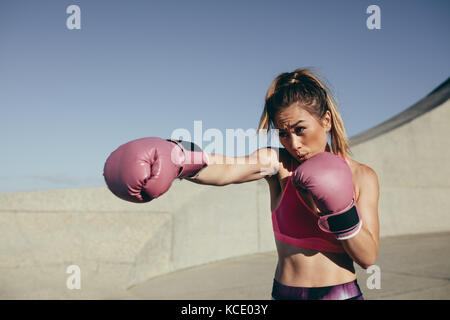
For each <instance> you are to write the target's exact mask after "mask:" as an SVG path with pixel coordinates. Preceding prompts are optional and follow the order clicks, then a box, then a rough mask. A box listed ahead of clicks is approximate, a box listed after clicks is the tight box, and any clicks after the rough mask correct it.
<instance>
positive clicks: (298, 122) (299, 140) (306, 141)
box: [274, 103, 331, 162]
mask: <svg viewBox="0 0 450 320" xmlns="http://www.w3.org/2000/svg"><path fill="white" fill-rule="evenodd" d="M274 125H275V128H276V129H278V130H279V139H280V142H281V144H282V145H283V146H284V147H285V148H286V150H287V151H288V152H289V153H290V154H291V155H292V156H293V157H294V158H295V159H297V161H299V162H302V161H304V160H307V159H309V158H311V157H312V156H314V155H316V154H318V153H320V152H324V151H325V148H326V146H327V132H328V131H330V129H331V114H330V111H327V112H326V114H325V115H324V116H323V118H322V119H321V120H318V119H316V118H315V117H314V116H313V115H311V114H310V113H309V112H308V111H306V109H304V108H302V107H301V106H300V105H299V104H298V103H293V104H292V105H290V106H289V107H287V108H284V109H283V110H282V111H280V112H278V113H277V114H276V116H275V119H274Z"/></svg>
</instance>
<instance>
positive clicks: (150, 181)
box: [103, 137, 208, 203]
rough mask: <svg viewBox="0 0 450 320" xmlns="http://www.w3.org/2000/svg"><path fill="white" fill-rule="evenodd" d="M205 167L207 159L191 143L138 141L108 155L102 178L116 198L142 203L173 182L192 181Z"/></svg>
mask: <svg viewBox="0 0 450 320" xmlns="http://www.w3.org/2000/svg"><path fill="white" fill-rule="evenodd" d="M207 164H208V155H207V154H206V153H205V152H204V151H203V150H202V149H200V147H198V146H197V145H196V144H194V143H192V142H186V141H181V140H169V139H167V140H166V139H161V138H156V137H151V138H142V139H137V140H133V141H130V142H127V143H125V144H123V145H121V146H120V147H118V148H117V149H116V150H115V151H114V152H112V153H111V155H110V156H109V157H108V159H107V160H106V163H105V166H104V170H103V176H104V178H105V182H106V185H107V186H108V188H109V190H111V192H112V193H114V194H115V195H116V196H117V197H119V198H121V199H123V200H127V201H131V202H136V203H143V202H148V201H151V200H153V199H155V198H157V197H159V196H160V195H162V194H163V193H165V192H166V191H167V190H168V189H169V188H170V186H171V185H172V182H173V180H174V179H176V178H187V177H192V176H194V175H196V174H197V173H198V172H199V171H200V170H201V169H202V168H204V167H205V166H207Z"/></svg>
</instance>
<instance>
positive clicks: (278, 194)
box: [189, 69, 379, 299]
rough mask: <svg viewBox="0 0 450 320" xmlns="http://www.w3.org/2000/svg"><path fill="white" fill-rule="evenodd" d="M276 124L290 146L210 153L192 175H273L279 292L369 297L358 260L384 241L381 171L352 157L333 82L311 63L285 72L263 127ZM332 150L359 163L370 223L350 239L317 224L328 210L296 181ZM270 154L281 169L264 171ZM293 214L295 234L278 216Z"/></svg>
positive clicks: (240, 178)
mask: <svg viewBox="0 0 450 320" xmlns="http://www.w3.org/2000/svg"><path fill="white" fill-rule="evenodd" d="M271 128H275V129H278V130H279V139H280V142H281V144H282V145H283V147H284V149H283V148H281V149H280V150H278V152H276V150H274V149H268V150H265V149H262V150H258V151H256V152H255V153H254V154H252V155H250V156H249V157H248V158H249V159H250V158H251V159H257V160H258V161H257V162H256V164H247V165H243V164H236V165H225V164H224V162H225V161H224V157H223V156H221V155H209V160H210V163H209V164H208V166H207V167H205V168H203V169H202V170H201V171H200V172H199V173H198V174H197V175H196V176H195V177H193V178H189V180H191V181H193V182H196V183H201V184H211V185H226V184H231V183H242V182H247V181H252V180H257V179H260V178H262V177H264V178H265V179H266V181H267V182H268V184H269V189H270V197H271V209H272V211H273V212H272V221H273V224H274V229H275V230H274V231H275V242H276V247H277V251H278V265H277V268H276V272H275V277H274V283H273V289H272V299H362V293H361V291H360V289H359V287H358V284H357V282H356V274H355V269H354V267H353V261H355V262H356V263H358V264H359V265H360V266H361V267H362V268H364V269H366V268H367V267H368V266H370V265H372V264H374V263H375V260H376V256H377V252H378V243H379V223H378V198H379V186H378V180H377V175H376V173H375V172H374V171H373V170H372V169H371V168H369V167H368V166H366V165H364V164H362V163H358V162H356V161H355V160H352V159H351V158H350V157H349V154H350V148H349V143H348V140H347V137H346V133H345V128H344V124H343V122H342V119H341V117H340V114H339V112H338V110H337V108H336V106H335V104H334V102H333V101H332V100H331V98H330V94H329V93H328V90H327V89H326V87H325V86H324V85H323V84H322V82H321V81H320V80H319V79H318V78H317V77H316V76H314V75H313V74H312V72H310V71H309V70H307V69H298V70H295V71H294V72H291V73H282V74H280V75H279V76H278V77H277V78H276V79H275V80H274V82H273V83H272V84H271V86H270V88H269V90H268V92H267V95H266V104H265V108H264V112H263V114H262V117H261V121H260V125H259V129H260V130H261V129H271ZM327 134H329V135H330V138H331V146H329V145H328V143H327ZM324 151H329V152H332V153H334V154H336V155H340V156H342V157H343V158H345V159H346V161H347V163H348V166H349V167H350V170H351V176H352V180H353V186H354V198H355V201H356V206H357V208H358V212H359V214H360V218H361V220H362V226H361V230H360V231H359V232H358V233H357V234H356V235H355V236H354V237H352V238H350V239H346V240H337V239H335V238H333V235H330V234H329V233H326V232H324V231H322V230H320V229H319V228H317V225H316V224H315V222H314V221H316V220H317V216H319V215H320V210H319V209H318V206H317V205H316V203H315V201H314V199H313V197H312V195H311V194H310V193H309V192H307V191H302V189H301V188H300V189H298V190H295V188H293V187H292V185H290V184H289V182H290V179H291V175H292V173H293V172H294V171H295V170H296V168H297V167H298V166H299V165H300V164H302V163H303V162H305V161H306V160H308V159H310V158H312V157H313V156H314V155H317V154H319V153H322V152H324ZM247 162H248V163H250V162H251V161H247ZM270 162H271V163H275V165H274V166H275V169H276V170H275V171H277V174H275V175H269V174H266V175H262V174H261V172H270V170H267V169H264V168H263V167H265V166H267V163H270ZM215 163H217V164H215ZM253 163H255V161H253ZM305 211H309V212H306V213H305ZM315 214H316V215H315ZM289 215H291V216H296V217H294V218H292V219H294V220H288V221H286V224H289V223H291V224H294V226H295V227H298V229H301V230H299V231H300V232H295V230H287V229H289V226H288V225H286V226H285V229H286V232H288V231H289V232H290V235H291V236H286V234H283V230H279V226H277V224H279V222H280V221H279V220H280V218H281V219H283V217H284V218H285V219H289ZM308 215H309V217H308ZM286 216H287V217H288V218H286ZM293 222H294V223H293ZM295 223H296V224H295ZM291 227H292V226H291ZM277 229H278V230H277Z"/></svg>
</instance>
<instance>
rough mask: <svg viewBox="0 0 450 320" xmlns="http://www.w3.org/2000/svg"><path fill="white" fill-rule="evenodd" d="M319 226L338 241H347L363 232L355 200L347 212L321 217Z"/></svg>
mask: <svg viewBox="0 0 450 320" xmlns="http://www.w3.org/2000/svg"><path fill="white" fill-rule="evenodd" d="M318 224H319V228H320V229H321V230H322V231H325V232H328V233H333V234H334V235H335V236H336V238H337V239H338V240H346V239H350V238H352V237H354V236H355V235H356V234H357V233H358V232H359V231H360V230H361V226H362V220H361V217H360V215H359V212H358V209H357V208H356V205H355V200H354V199H353V200H352V203H351V204H350V205H349V206H348V207H347V208H346V209H345V210H343V211H341V212H338V213H332V214H327V215H323V216H320V217H319V221H318Z"/></svg>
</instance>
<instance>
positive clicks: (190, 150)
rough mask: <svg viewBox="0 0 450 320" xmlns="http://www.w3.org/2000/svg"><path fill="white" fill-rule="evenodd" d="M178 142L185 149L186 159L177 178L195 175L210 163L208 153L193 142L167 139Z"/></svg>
mask: <svg viewBox="0 0 450 320" xmlns="http://www.w3.org/2000/svg"><path fill="white" fill-rule="evenodd" d="M167 141H171V142H173V143H175V144H177V145H178V146H179V147H180V148H181V150H183V154H184V160H183V162H182V167H181V168H180V172H179V173H178V176H177V178H180V179H181V178H188V177H192V176H195V175H196V174H197V173H198V172H199V171H200V170H201V169H203V168H204V167H206V166H207V165H208V162H209V159H208V154H207V153H206V152H204V151H203V150H202V148H200V147H199V146H198V145H196V144H195V143H193V142H189V141H183V140H172V139H167Z"/></svg>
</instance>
